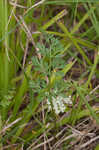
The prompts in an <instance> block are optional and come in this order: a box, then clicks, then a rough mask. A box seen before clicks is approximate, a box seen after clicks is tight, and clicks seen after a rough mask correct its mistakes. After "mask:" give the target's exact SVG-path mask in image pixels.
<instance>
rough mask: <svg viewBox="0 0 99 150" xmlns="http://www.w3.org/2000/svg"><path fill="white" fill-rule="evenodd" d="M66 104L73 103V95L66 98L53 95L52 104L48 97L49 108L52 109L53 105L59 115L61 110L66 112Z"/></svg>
mask: <svg viewBox="0 0 99 150" xmlns="http://www.w3.org/2000/svg"><path fill="white" fill-rule="evenodd" d="M65 104H72V101H71V96H69V97H66V98H64V97H62V96H57V97H56V98H55V97H52V104H51V102H50V101H49V99H47V105H48V110H49V111H51V110H52V107H53V110H54V111H55V113H56V114H57V115H58V114H59V113H60V112H62V113H63V112H65V109H66V106H65Z"/></svg>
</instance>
